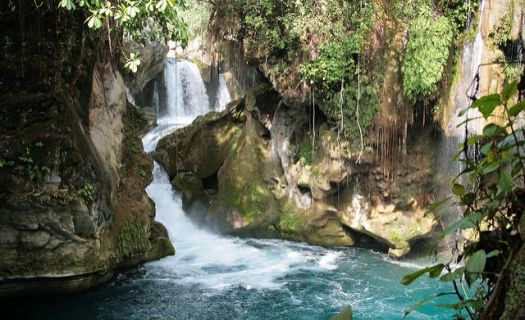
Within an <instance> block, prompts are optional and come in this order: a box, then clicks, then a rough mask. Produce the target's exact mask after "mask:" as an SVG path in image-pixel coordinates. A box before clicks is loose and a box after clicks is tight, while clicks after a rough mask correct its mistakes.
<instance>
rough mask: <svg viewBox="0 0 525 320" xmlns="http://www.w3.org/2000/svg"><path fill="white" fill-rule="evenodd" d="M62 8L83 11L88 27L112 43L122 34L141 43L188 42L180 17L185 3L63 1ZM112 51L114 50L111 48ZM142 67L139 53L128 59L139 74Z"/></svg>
mask: <svg viewBox="0 0 525 320" xmlns="http://www.w3.org/2000/svg"><path fill="white" fill-rule="evenodd" d="M59 7H61V8H64V9H65V10H68V11H75V10H77V11H81V12H82V13H83V14H85V15H86V16H87V18H86V21H85V23H86V25H87V27H88V28H90V29H93V30H99V29H104V32H105V34H107V36H108V40H109V43H110V46H111V42H112V41H111V40H112V39H115V38H117V37H122V35H124V36H126V37H128V38H130V39H131V40H133V41H135V42H137V43H142V44H144V43H146V42H147V41H153V40H155V39H159V38H161V39H171V40H174V41H180V42H181V43H182V45H183V46H185V45H186V43H187V41H188V32H187V31H188V27H187V25H186V23H185V22H184V20H183V19H182V16H181V14H180V12H179V11H180V10H181V9H185V7H186V5H185V1H184V0H112V1H109V0H108V1H103V0H60V2H59ZM110 49H111V47H110ZM139 64H140V59H139V57H138V54H137V53H132V54H130V56H129V57H126V63H125V67H126V68H127V69H129V70H130V71H132V72H136V71H137V69H138V66H139Z"/></svg>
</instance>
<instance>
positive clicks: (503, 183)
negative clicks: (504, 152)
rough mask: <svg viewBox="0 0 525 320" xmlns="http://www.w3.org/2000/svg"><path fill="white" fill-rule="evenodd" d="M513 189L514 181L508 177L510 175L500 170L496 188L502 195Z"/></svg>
mask: <svg viewBox="0 0 525 320" xmlns="http://www.w3.org/2000/svg"><path fill="white" fill-rule="evenodd" d="M513 187H514V181H513V180H512V177H511V176H510V173H509V172H507V171H504V170H502V171H501V173H500V175H499V179H498V188H499V190H500V191H501V192H502V193H508V192H510V191H512V188H513Z"/></svg>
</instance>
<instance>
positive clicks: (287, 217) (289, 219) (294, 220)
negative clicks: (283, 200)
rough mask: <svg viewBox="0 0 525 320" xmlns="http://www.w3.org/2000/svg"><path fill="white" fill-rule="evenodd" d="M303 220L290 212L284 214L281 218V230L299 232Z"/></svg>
mask: <svg viewBox="0 0 525 320" xmlns="http://www.w3.org/2000/svg"><path fill="white" fill-rule="evenodd" d="M300 223H301V220H299V218H298V217H296V216H295V215H293V214H292V213H289V212H284V213H282V214H281V216H280V217H279V229H280V230H284V231H297V229H298V228H299V225H300Z"/></svg>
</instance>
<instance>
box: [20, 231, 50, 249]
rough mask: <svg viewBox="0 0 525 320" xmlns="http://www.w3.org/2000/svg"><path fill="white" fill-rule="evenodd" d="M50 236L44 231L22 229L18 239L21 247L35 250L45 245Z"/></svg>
mask: <svg viewBox="0 0 525 320" xmlns="http://www.w3.org/2000/svg"><path fill="white" fill-rule="evenodd" d="M50 237H51V236H50V235H49V233H47V232H45V231H22V232H20V236H19V239H18V241H19V245H20V248H21V249H23V250H35V249H40V248H43V247H45V245H46V244H47V243H48V242H49V239H50Z"/></svg>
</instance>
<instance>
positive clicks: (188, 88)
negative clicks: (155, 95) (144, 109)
mask: <svg viewBox="0 0 525 320" xmlns="http://www.w3.org/2000/svg"><path fill="white" fill-rule="evenodd" d="M164 81H165V85H166V109H165V114H161V115H160V117H159V120H158V122H159V123H163V124H175V125H177V126H181V125H187V124H189V123H191V122H192V121H193V120H194V119H195V118H196V117H198V116H199V115H203V114H206V113H208V112H210V103H209V98H208V94H207V92H206V86H205V85H204V81H203V80H202V76H201V72H200V70H199V68H198V67H197V66H196V65H195V64H193V63H191V62H189V61H186V60H174V59H168V60H167V61H166V67H165V69H164ZM173 121H175V123H173Z"/></svg>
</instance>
